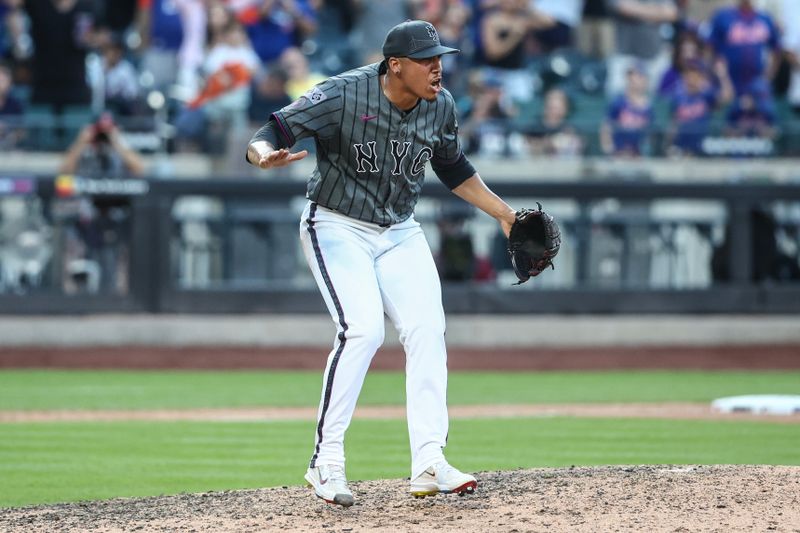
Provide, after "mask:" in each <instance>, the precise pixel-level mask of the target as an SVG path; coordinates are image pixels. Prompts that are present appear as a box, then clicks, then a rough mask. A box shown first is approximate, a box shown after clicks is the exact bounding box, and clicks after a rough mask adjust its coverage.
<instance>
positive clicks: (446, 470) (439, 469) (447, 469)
mask: <svg viewBox="0 0 800 533" xmlns="http://www.w3.org/2000/svg"><path fill="white" fill-rule="evenodd" d="M433 470H434V472H436V474H437V475H438V474H451V473H453V472H458V470H456V469H455V468H454V467H453V466H450V463H448V462H447V461H442V462H441V463H437V464H436V465H434V467H433Z"/></svg>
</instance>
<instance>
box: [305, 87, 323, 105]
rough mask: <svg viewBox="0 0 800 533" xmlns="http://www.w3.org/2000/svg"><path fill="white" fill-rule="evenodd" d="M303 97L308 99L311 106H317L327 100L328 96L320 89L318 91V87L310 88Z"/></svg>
mask: <svg viewBox="0 0 800 533" xmlns="http://www.w3.org/2000/svg"><path fill="white" fill-rule="evenodd" d="M303 96H305V97H306V98H308V100H309V101H310V102H311V103H312V104H318V103H320V102H323V101H325V100H326V99H327V98H328V95H327V94H325V93H324V92H323V91H322V89H320V88H319V87H312V88H311V89H309V90H308V92H307V93H306V94H304V95H303Z"/></svg>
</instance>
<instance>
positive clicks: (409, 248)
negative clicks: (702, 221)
mask: <svg viewBox="0 0 800 533" xmlns="http://www.w3.org/2000/svg"><path fill="white" fill-rule="evenodd" d="M456 52H458V50H456V49H454V48H448V47H446V46H442V45H441V43H440V41H439V35H438V34H437V32H436V29H435V28H434V27H433V26H432V25H431V24H429V23H427V22H423V21H418V20H413V21H406V22H404V23H402V24H399V25H397V26H395V27H394V28H392V29H391V30H390V31H389V33H388V34H387V35H386V39H385V41H384V44H383V55H384V60H383V61H381V62H379V63H375V64H371V65H366V66H364V67H361V68H357V69H354V70H351V71H348V72H345V73H343V74H340V75H338V76H333V77H331V78H330V79H328V80H326V81H324V82H322V83H320V84H319V85H317V86H315V87H314V88H312V89H311V90H309V91H308V92H307V93H306V94H305V95H304V96H302V97H301V98H299V99H298V100H296V101H295V102H293V103H292V104H291V105H289V106H287V107H285V108H283V109H281V110H280V111H278V112H276V113H274V114H273V115H272V116H271V117H270V118H269V120H268V121H267V123H266V124H265V125H264V126H263V127H262V128H261V129H260V130H259V131H258V132H257V133H256V134H255V136H254V137H253V139H252V140H251V141H250V144H249V146H248V149H247V160H248V161H249V162H250V163H251V164H253V165H257V166H259V167H260V168H264V169H269V168H274V167H280V166H284V165H288V164H290V163H293V162H295V161H298V160H300V159H303V158H304V157H306V156H307V155H308V153H307V151H306V150H303V151H300V152H292V151H290V148H291V147H292V146H293V145H294V144H295V142H297V141H298V140H299V139H303V138H306V137H313V138H314V140H315V142H316V147H317V166H316V168H315V169H314V172H313V174H312V175H311V178H310V179H309V181H308V187H307V197H308V200H309V201H308V204H307V206H306V208H305V211H304V213H303V215H302V220H301V223H300V239H301V241H302V246H303V251H304V252H305V256H306V259H307V261H308V264H309V266H310V268H311V271H312V272H313V274H314V278H315V279H316V281H317V284H318V286H319V289H320V291H321V292H322V296H323V298H324V300H325V303H326V304H327V307H328V311H329V312H330V314H331V317H332V318H333V321H334V323H335V324H336V327H337V335H336V338H335V341H334V347H333V349H332V351H331V353H330V355H329V356H328V362H327V365H326V368H325V373H324V376H323V381H322V397H321V400H320V404H319V411H318V417H317V427H316V436H315V445H314V451H313V454H312V456H311V462H310V465H309V468H308V471H307V472H306V475H305V479H306V480H307V481H308V482H309V484H310V485H311V486H312V487H313V488H314V491H315V492H316V495H317V496H318V497H320V498H322V499H324V500H325V501H327V502H329V503H335V504H339V505H342V506H345V507H348V506H350V505H353V495H352V493H351V492H350V489H349V488H348V486H347V479H346V477H345V470H344V465H345V454H344V434H345V431H346V430H347V427H348V425H349V424H350V420H351V417H352V415H353V410H354V409H355V405H356V400H357V399H358V395H359V392H360V391H361V386H362V384H363V381H364V377H365V375H366V373H367V369H368V368H369V365H370V361H371V360H372V357H373V356H374V354H375V352H376V351H377V349H378V348H379V347H380V346H381V344H382V343H383V339H384V314H385V315H387V316H388V317H389V319H390V320H391V321H392V322H393V323H394V325H395V327H396V328H397V331H398V332H399V334H400V341H401V342H402V344H403V347H404V349H405V353H406V404H407V405H406V407H407V417H408V432H409V437H410V444H411V486H410V492H411V494H412V495H414V496H418V497H421V496H428V495H434V494H436V493H438V492H442V493H459V494H463V493H465V492H472V491H474V489H475V488H476V487H477V481H476V480H475V478H474V477H473V476H471V475H469V474H464V473H462V472H460V471H459V470H457V469H456V468H454V467H452V466H450V465H449V464H448V463H447V461H446V460H445V457H444V454H443V448H444V446H445V444H446V442H447V432H448V416H447V404H446V397H447V394H446V392H447V353H446V349H445V341H444V332H445V318H444V311H443V308H442V299H441V287H440V284H439V276H438V275H437V272H436V267H435V265H434V261H433V258H432V254H431V251H430V248H429V246H428V243H427V241H426V239H425V236H424V234H423V232H422V230H421V228H420V224H419V223H418V222H417V221H416V220H415V219H414V206H415V205H416V203H417V200H418V199H419V195H420V191H421V189H422V184H423V181H424V178H425V166H426V164H427V163H428V162H430V163H431V166H432V167H433V170H434V172H435V173H436V175H437V176H438V178H439V179H440V180H441V181H442V182H443V183H444V184H445V185H447V186H448V187H449V188H450V189H451V190H452V191H453V192H454V193H455V194H456V195H457V196H459V197H461V198H463V199H464V200H466V201H467V202H469V203H470V204H472V205H474V206H476V207H478V208H479V209H481V210H483V211H484V212H486V213H488V214H489V215H491V216H493V217H494V218H496V219H497V220H498V222H499V223H500V225H501V228H502V230H503V232H504V233H505V234H506V235H508V234H509V230H510V228H511V226H512V225H513V223H514V219H515V212H514V209H512V208H511V207H509V205H508V204H506V203H505V202H504V201H503V200H501V199H500V198H499V197H498V196H496V195H495V194H494V193H492V192H491V191H490V190H489V189H488V188H487V186H486V185H485V184H484V182H483V181H482V180H481V178H480V176H479V175H478V173H477V172H476V171H475V169H474V168H473V166H472V164H470V162H469V161H468V160H467V158H466V157H465V156H464V154H463V152H462V149H461V145H460V141H459V139H458V123H457V120H456V114H455V105H454V102H453V97H452V96H451V95H450V93H449V92H448V91H447V90H446V89H445V88H444V87H443V86H442V61H441V56H442V55H443V54H452V53H456Z"/></svg>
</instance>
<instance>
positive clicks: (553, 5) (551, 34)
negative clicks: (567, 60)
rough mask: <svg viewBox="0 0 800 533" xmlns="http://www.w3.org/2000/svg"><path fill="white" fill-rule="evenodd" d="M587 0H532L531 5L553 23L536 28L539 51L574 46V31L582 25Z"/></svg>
mask: <svg viewBox="0 0 800 533" xmlns="http://www.w3.org/2000/svg"><path fill="white" fill-rule="evenodd" d="M584 1H585V0H531V2H530V3H531V7H533V8H534V9H535V10H536V11H538V12H539V13H540V14H541V15H544V16H546V17H549V18H550V19H552V21H551V22H550V24H551V25H549V26H547V27H545V28H542V29H539V30H536V31H535V32H534V34H533V35H534V38H535V40H536V44H537V48H538V50H539V52H541V53H545V54H549V53H550V52H552V51H553V50H557V49H559V48H572V46H573V44H574V32H575V30H577V28H578V27H579V26H580V25H581V17H582V15H583V5H584Z"/></svg>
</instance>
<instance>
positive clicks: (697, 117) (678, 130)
mask: <svg viewBox="0 0 800 533" xmlns="http://www.w3.org/2000/svg"><path fill="white" fill-rule="evenodd" d="M731 91H732V89H731V88H730V85H729V84H725V85H724V86H723V88H722V89H720V90H717V89H716V88H715V87H714V85H713V83H712V80H711V77H710V75H709V73H708V71H707V70H706V68H705V65H704V64H703V63H701V62H699V61H689V62H688V63H687V64H686V66H685V67H684V71H683V73H682V76H681V85H680V87H679V89H678V90H677V91H676V93H675V95H674V96H673V98H672V106H671V107H672V121H673V125H672V129H673V132H672V135H671V146H670V148H669V150H668V151H669V153H670V154H672V155H701V154H702V153H703V150H702V143H703V139H705V137H706V135H707V134H708V133H709V129H710V125H711V118H712V116H713V113H714V110H715V109H716V108H717V106H718V105H720V104H722V103H726V102H728V101H730V99H731V96H732V95H731Z"/></svg>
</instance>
